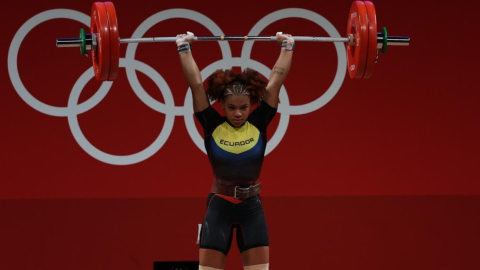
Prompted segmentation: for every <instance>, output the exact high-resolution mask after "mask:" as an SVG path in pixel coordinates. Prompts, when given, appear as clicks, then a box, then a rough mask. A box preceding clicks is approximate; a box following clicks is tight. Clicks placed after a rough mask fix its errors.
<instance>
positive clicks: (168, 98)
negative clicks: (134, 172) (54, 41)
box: [68, 59, 175, 165]
mask: <svg viewBox="0 0 480 270" xmlns="http://www.w3.org/2000/svg"><path fill="white" fill-rule="evenodd" d="M128 64H129V65H130V66H131V67H132V68H134V69H135V70H139V71H141V72H143V73H144V74H145V75H147V76H149V77H150V79H152V80H153V81H154V82H155V84H156V85H157V86H158V87H159V89H160V90H161V91H162V94H163V96H164V99H165V102H168V103H169V104H171V103H172V102H173V97H172V95H171V91H170V89H168V90H169V91H168V94H167V92H166V91H165V90H162V88H161V87H160V84H161V83H162V82H164V80H163V78H162V76H161V75H160V74H158V73H157V72H156V71H155V70H154V69H153V68H151V67H150V66H148V65H146V64H145V63H142V62H140V61H133V62H132V61H130V62H129V63H128ZM119 66H120V67H125V61H124V59H120V65H119ZM93 77H94V74H93V67H92V68H90V69H88V70H87V71H86V72H84V73H83V74H82V76H80V78H79V80H78V81H77V83H75V85H74V87H73V90H72V92H71V93H70V97H69V99H68V107H69V108H70V107H73V108H75V107H76V106H77V102H78V99H79V97H80V94H81V93H82V89H83V87H84V86H85V83H84V82H88V81H89V79H91V78H93ZM174 120H175V115H173V114H166V115H165V123H164V124H163V128H162V131H161V132H160V134H159V136H158V137H157V138H156V139H155V141H154V142H153V143H152V144H151V145H149V146H148V147H147V148H145V149H144V150H142V151H140V152H138V153H135V154H132V155H125V156H119V155H111V154H108V153H105V152H103V151H101V150H99V149H98V148H96V147H95V146H93V145H92V144H91V143H90V142H89V141H88V140H87V138H86V137H85V135H84V134H83V133H82V130H81V129H80V125H79V124H78V118H77V114H76V113H71V114H69V115H68V124H69V126H70V129H71V131H72V134H73V137H74V138H75V140H76V141H77V142H78V144H79V145H80V147H82V149H83V150H85V152H87V153H88V154H89V155H90V156H92V157H94V158H95V159H97V160H100V161H102V162H105V163H108V164H113V165H131V164H135V163H138V162H141V161H144V160H145V159H147V158H149V157H151V156H153V155H154V154H155V153H156V152H158V150H160V148H162V146H163V145H164V144H165V142H166V141H167V139H168V137H169V136H170V133H171V131H172V128H173V123H174Z"/></svg>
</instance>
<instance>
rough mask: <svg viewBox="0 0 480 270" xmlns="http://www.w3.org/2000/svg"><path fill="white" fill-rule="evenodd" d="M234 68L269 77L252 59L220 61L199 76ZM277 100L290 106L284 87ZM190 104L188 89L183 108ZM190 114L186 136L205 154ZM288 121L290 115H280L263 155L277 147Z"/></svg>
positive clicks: (186, 123)
mask: <svg viewBox="0 0 480 270" xmlns="http://www.w3.org/2000/svg"><path fill="white" fill-rule="evenodd" d="M234 66H240V67H247V66H250V67H252V68H253V69H255V70H256V71H258V72H260V73H261V74H262V75H263V76H265V77H269V76H270V72H271V70H270V69H269V68H268V67H266V66H265V65H263V64H261V63H259V62H257V61H255V60H253V59H247V58H231V59H221V60H218V61H216V62H214V63H212V64H210V65H209V66H207V67H206V68H204V69H203V70H202V71H201V75H202V78H207V77H208V76H209V75H210V74H212V73H213V72H214V71H215V70H217V69H226V68H231V67H234ZM279 98H280V101H281V102H282V103H281V104H282V105H283V106H288V105H289V104H290V103H289V102H290V101H289V99H288V95H287V91H286V90H285V88H284V86H282V88H281V89H280V94H279ZM192 102H193V100H192V91H191V90H190V88H189V89H188V92H187V95H186V96H185V102H184V107H186V108H188V107H190V108H193V103H192ZM190 112H191V113H190V114H186V115H185V116H184V117H185V126H186V127H187V131H188V134H189V135H190V138H192V140H193V142H194V143H195V145H196V146H197V147H198V148H199V149H200V150H202V151H203V152H204V153H207V152H206V150H205V146H204V141H203V138H202V136H201V135H200V133H199V132H198V130H197V127H196V126H195V122H194V120H193V114H192V113H193V109H192V110H191V111H190ZM289 119H290V115H289V114H288V112H283V113H282V114H281V116H280V122H279V123H278V127H277V130H276V131H275V134H274V135H273V136H272V137H271V138H270V140H269V141H268V143H267V148H266V149H265V155H268V154H269V153H270V152H272V151H273V149H275V147H277V145H278V144H279V143H280V141H281V140H282V138H283V136H284V135H285V133H286V132H287V127H288V122H289Z"/></svg>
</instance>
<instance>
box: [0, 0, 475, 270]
mask: <svg viewBox="0 0 480 270" xmlns="http://www.w3.org/2000/svg"><path fill="white" fill-rule="evenodd" d="M350 4H351V2H350V1H329V2H319V1H316V2H315V1H297V2H289V1H270V0H268V1H261V2H259V1H255V2H254V1H246V2H241V3H240V2H225V1H209V2H199V1H183V2H181V3H180V2H179V3H176V2H165V1H163V2H157V1H144V2H142V3H133V2H131V1H123V0H122V1H115V6H116V10H117V15H118V18H119V32H120V36H121V37H122V38H127V37H132V36H138V35H142V33H143V32H145V33H144V34H143V36H175V35H176V34H178V33H183V32H186V31H192V32H194V33H195V34H196V35H199V36H202V35H212V34H218V33H219V31H221V32H222V33H224V34H226V35H245V34H247V33H249V32H251V31H254V30H255V29H254V26H255V25H257V27H258V28H256V29H258V31H259V34H260V35H274V34H275V33H276V32H277V31H283V32H286V33H292V34H293V35H298V36H302V35H305V36H306V35H314V36H328V35H329V34H331V33H332V31H333V32H335V31H337V32H338V33H339V35H341V36H344V35H345V30H346V24H347V15H348V10H349V7H350ZM90 7H91V2H81V1H76V2H75V1H48V2H41V1H40V2H38V1H37V2H35V1H27V2H15V1H11V2H8V3H7V4H4V5H3V7H2V14H3V16H2V17H1V19H0V20H1V25H3V29H2V30H3V33H2V36H3V37H2V40H1V42H0V46H1V47H0V54H1V57H2V59H4V63H5V62H6V64H4V65H3V66H1V67H0V70H1V72H0V76H1V82H2V90H1V91H0V97H1V98H0V124H1V128H0V130H1V132H0V136H1V138H0V141H1V147H2V148H1V149H2V151H1V155H0V158H1V166H2V170H1V174H0V175H1V180H0V214H2V215H1V216H2V220H3V221H2V222H1V224H0V237H1V239H4V241H3V243H4V244H2V245H1V246H2V248H4V249H5V251H2V253H1V254H2V255H0V256H2V257H3V256H5V258H2V260H0V268H2V269H3V268H5V269H26V268H28V267H33V266H36V267H40V268H48V269H57V268H58V269H60V268H61V269H64V268H65V267H66V265H67V267H66V268H68V269H85V268H88V269H97V268H98V269H105V268H111V267H112V268H113V267H115V268H119V269H137V268H141V269H151V268H152V262H153V261H159V260H176V259H184V260H194V259H196V258H197V257H196V252H197V246H196V245H194V239H193V238H195V237H196V223H198V222H200V221H201V218H202V216H203V211H204V198H205V197H206V194H207V193H208V191H209V189H210V186H211V179H212V173H211V168H210V165H209V163H208V159H207V158H206V155H205V154H204V152H203V151H202V150H201V149H200V148H199V147H197V146H196V143H195V138H196V137H195V136H197V143H198V135H196V134H197V133H198V131H195V126H196V129H198V130H199V131H201V130H200V129H199V128H200V127H199V125H197V124H194V123H195V122H191V120H192V118H191V103H189V102H188V99H187V101H186V96H187V97H188V94H187V91H188V86H187V84H186V82H185V80H184V78H183V75H182V72H181V69H180V65H179V61H178V56H177V53H176V47H175V45H173V44H171V43H157V44H140V45H139V46H138V47H137V49H136V52H133V50H134V46H133V45H128V46H127V45H125V44H124V45H122V46H121V53H120V56H121V58H122V60H121V65H124V66H126V67H127V69H125V68H123V67H122V68H120V73H119V77H118V79H117V80H115V82H113V83H112V84H110V83H104V84H102V83H100V82H97V81H95V80H94V79H91V80H89V78H91V70H89V69H90V67H91V61H90V59H88V58H83V57H80V55H79V53H78V49H58V48H56V47H55V46H54V39H55V38H59V37H75V36H77V35H78V29H79V28H81V27H83V28H88V26H86V25H85V24H83V23H82V22H84V23H87V24H89V23H88V22H89V16H90ZM375 7H376V10H377V21H378V24H379V26H380V27H383V26H386V27H387V28H388V32H389V34H390V35H405V36H410V37H411V40H412V41H411V46H410V47H389V48H388V52H387V54H386V55H381V56H380V59H379V63H378V64H377V65H376V67H375V71H374V75H373V77H372V78H371V79H368V80H351V79H350V78H349V77H348V75H346V72H345V71H346V70H345V66H344V65H345V63H344V60H342V59H343V58H342V57H344V54H343V53H344V47H343V45H342V46H339V48H341V49H342V50H340V51H338V49H336V47H335V46H334V45H333V44H319V43H316V44H313V43H305V42H303V43H300V42H298V43H297V45H296V51H295V55H294V61H293V65H292V70H291V72H290V74H289V78H288V79H287V81H286V82H285V85H284V86H285V89H284V92H283V94H282V96H281V100H280V101H281V103H282V104H281V106H282V107H281V108H280V113H279V114H278V115H277V116H276V118H275V120H274V122H273V124H272V125H271V126H270V128H269V137H270V138H271V140H270V144H269V145H270V147H271V149H270V150H269V153H268V155H267V157H266V159H265V163H264V167H263V170H262V175H261V180H262V181H263V183H264V190H263V191H262V194H263V197H264V201H265V208H266V211H267V220H268V222H269V227H270V234H271V242H272V256H271V260H272V267H274V269H277V268H279V269H282V268H283V269H287V268H285V267H289V268H288V269H292V268H296V267H298V268H300V267H316V266H318V267H327V268H329V269H348V268H352V267H355V268H359V269H384V268H389V269H404V268H406V267H408V268H418V269H425V268H430V269H468V268H470V269H473V268H477V267H478V266H480V262H479V259H478V254H479V250H478V246H477V244H476V243H478V241H479V240H480V235H479V231H480V230H479V229H480V218H479V217H478V211H475V210H477V209H478V207H479V206H480V199H479V195H480V184H479V182H478V179H480V170H479V169H478V168H479V165H478V164H479V161H480V143H479V140H478V138H479V135H480V125H479V123H480V108H479V106H478V104H479V102H480V92H479V91H478V87H477V86H476V79H475V78H476V77H475V75H476V73H478V71H479V68H478V67H477V66H476V62H475V58H476V57H477V56H476V54H475V52H474V50H475V44H477V43H479V42H480V38H479V37H478V35H475V33H474V30H475V28H474V27H473V26H474V25H476V24H478V23H477V21H476V20H475V19H474V18H476V16H477V14H478V12H479V11H480V4H479V3H478V2H477V1H467V0H462V1H457V2H455V3H452V2H447V1H445V2H443V1H436V2H435V3H432V2H431V1H403V2H391V1H382V0H379V1H375ZM292 8H295V9H296V10H293V9H292ZM60 9H61V10H60ZM284 9H289V10H284ZM280 10H283V12H280ZM47 11H48V12H47ZM159 12H162V13H159ZM272 14H274V15H277V16H278V17H277V19H278V20H276V19H275V18H273V17H271V16H273V15H272ZM298 14H306V15H305V16H306V19H301V18H296V16H298ZM60 17H65V18H60ZM170 17H173V18H170ZM279 18H283V19H279ZM147 19H148V20H147ZM323 19H325V20H323ZM156 22H158V23H156ZM262 23H264V25H263V26H264V27H260V26H259V24H262ZM212 29H213V30H212ZM87 32H89V31H87ZM243 46H244V43H243V42H230V43H222V45H220V44H219V43H217V42H204V43H200V42H198V43H195V44H194V45H193V53H194V56H195V60H196V61H197V64H198V66H199V68H200V70H204V72H205V73H207V72H208V71H209V70H211V69H216V68H228V67H230V66H232V65H233V66H239V65H240V63H244V65H246V66H254V67H261V68H263V69H267V68H271V67H272V65H273V64H274V62H275V60H276V58H277V57H278V54H279V51H280V49H279V47H278V46H277V45H275V44H274V43H272V42H256V43H254V44H253V46H252V48H251V53H250V55H248V54H246V53H248V51H249V50H248V47H245V48H244V47H243ZM242 50H246V51H243V52H242ZM470 50H472V51H473V52H472V53H470V52H469V51H470ZM228 52H231V53H228ZM133 53H134V55H133ZM241 58H242V59H243V60H240V59H241ZM222 59H225V60H224V61H221V62H218V61H219V60H222ZM249 59H251V60H249ZM242 61H243V62H242ZM89 72H90V73H89ZM127 73H128V74H127ZM82 74H83V75H82ZM207 74H208V73H207ZM135 75H137V76H135ZM137 77H138V81H139V83H138V84H137V83H136V78H137ZM204 77H205V76H204ZM316 102H320V103H321V102H323V105H322V104H320V103H316ZM77 104H80V105H78V106H77ZM163 104H165V105H163ZM174 106H175V107H174ZM77 123H78V124H77ZM187 126H189V128H190V129H191V130H187ZM192 130H193V131H192ZM272 138H273V139H272ZM273 146H274V147H273ZM286 217H289V218H286ZM165 220H167V221H168V222H165ZM192 239H193V240H192ZM298 247H302V248H298ZM292 249H293V250H292ZM237 252H238V251H236V250H235V251H234V252H233V253H237ZM2 264H4V265H2ZM238 264H239V259H238V255H233V257H232V259H230V260H229V262H228V263H227V268H228V267H231V269H241V268H240V267H239V266H238ZM467 266H468V267H467ZM442 267H443V268H442Z"/></svg>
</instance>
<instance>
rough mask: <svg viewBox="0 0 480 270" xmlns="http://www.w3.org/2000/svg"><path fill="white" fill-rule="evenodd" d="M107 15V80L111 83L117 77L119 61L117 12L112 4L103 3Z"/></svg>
mask: <svg viewBox="0 0 480 270" xmlns="http://www.w3.org/2000/svg"><path fill="white" fill-rule="evenodd" d="M104 4H105V8H106V9H107V15H108V26H109V28H110V29H109V31H110V72H109V75H108V80H109V81H113V80H115V79H116V78H117V75H118V69H119V67H118V64H119V61H120V37H119V34H118V22H117V12H115V6H114V5H113V3H112V2H104Z"/></svg>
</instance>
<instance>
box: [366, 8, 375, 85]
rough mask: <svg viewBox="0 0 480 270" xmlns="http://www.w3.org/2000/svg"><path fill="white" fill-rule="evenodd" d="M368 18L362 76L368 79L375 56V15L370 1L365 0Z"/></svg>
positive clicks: (370, 75)
mask: <svg viewBox="0 0 480 270" xmlns="http://www.w3.org/2000/svg"><path fill="white" fill-rule="evenodd" d="M365 7H366V8H367V18H368V49H367V51H368V52H367V65H366V66H365V73H364V74H363V78H365V79H368V78H370V77H372V74H373V68H374V67H375V61H376V58H377V15H376V13H375V6H373V3H372V2H370V1H365Z"/></svg>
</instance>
